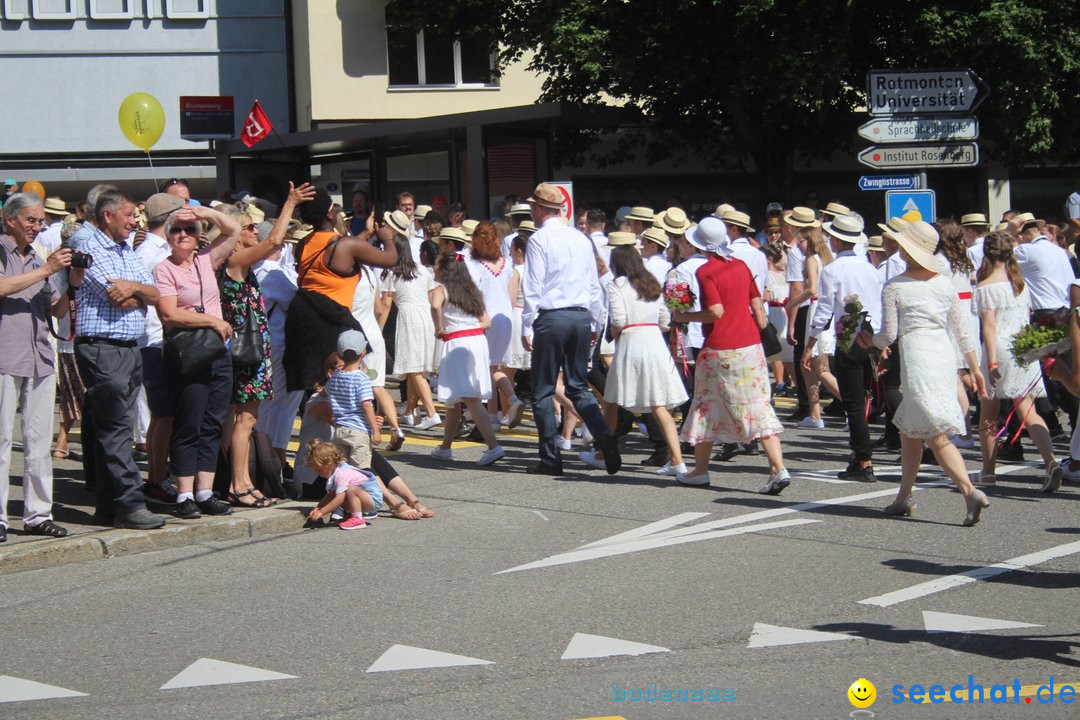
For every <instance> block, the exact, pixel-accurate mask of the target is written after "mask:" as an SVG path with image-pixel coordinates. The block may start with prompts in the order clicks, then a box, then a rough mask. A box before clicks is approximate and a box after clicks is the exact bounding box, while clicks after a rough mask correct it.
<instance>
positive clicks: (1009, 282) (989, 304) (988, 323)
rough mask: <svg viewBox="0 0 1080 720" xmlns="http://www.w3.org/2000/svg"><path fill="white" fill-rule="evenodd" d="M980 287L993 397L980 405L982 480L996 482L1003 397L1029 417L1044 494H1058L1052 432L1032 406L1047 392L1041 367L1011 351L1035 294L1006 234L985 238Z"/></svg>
mask: <svg viewBox="0 0 1080 720" xmlns="http://www.w3.org/2000/svg"><path fill="white" fill-rule="evenodd" d="M978 279H979V287H978V288H977V289H976V290H975V300H974V303H975V305H974V307H975V312H976V313H977V314H978V316H979V318H980V319H981V320H982V335H983V343H984V345H985V348H986V352H985V353H984V354H983V372H984V373H985V374H986V377H987V378H988V379H989V381H990V387H989V388H987V390H988V394H989V397H988V398H987V399H986V400H983V401H982V403H981V407H980V409H979V417H980V418H982V419H981V420H980V422H979V443H980V444H981V445H982V461H983V466H982V475H981V477H980V484H982V485H993V484H994V468H995V461H996V459H997V442H996V441H995V435H996V434H997V432H998V426H997V418H998V409H999V408H1000V405H1001V401H1002V400H1005V401H1006V402H1008V401H1010V400H1015V401H1016V402H1017V405H1016V414H1017V415H1018V416H1019V417H1020V418H1021V419H1023V418H1027V423H1026V424H1025V426H1024V427H1025V428H1027V433H1028V437H1030V438H1031V440H1032V442H1034V443H1035V447H1037V448H1038V449H1039V454H1040V455H1042V458H1043V462H1044V463H1045V466H1046V481H1045V482H1044V483H1043V486H1042V490H1043V492H1054V491H1055V490H1057V489H1058V488H1059V487H1060V486H1061V476H1062V468H1061V466H1060V465H1059V464H1058V463H1057V461H1056V460H1055V459H1054V445H1053V442H1052V441H1051V439H1050V431H1049V430H1048V429H1047V427H1046V422H1045V421H1043V419H1042V418H1041V417H1039V414H1038V413H1037V412H1035V411H1034V410H1033V408H1032V405H1033V404H1034V398H1037V397H1042V396H1043V395H1045V394H1046V390H1045V389H1044V386H1043V383H1042V371H1041V370H1040V369H1039V364H1038V363H1037V362H1033V363H1028V364H1027V365H1021V364H1020V363H1018V362H1017V361H1016V358H1014V357H1013V356H1012V353H1011V352H1010V351H1009V346H1010V344H1011V343H1012V337H1013V335H1015V334H1016V333H1018V332H1020V329H1021V328H1023V327H1024V326H1025V325H1027V324H1028V318H1029V316H1030V314H1031V295H1030V294H1029V293H1028V289H1027V286H1026V285H1025V284H1024V277H1023V275H1022V274H1021V273H1020V265H1019V264H1017V262H1016V258H1014V257H1013V251H1012V242H1011V239H1010V238H1009V236H1008V235H1007V234H1005V233H1000V232H995V233H990V234H989V235H987V236H986V240H985V241H984V242H983V262H982V266H981V267H980V268H979V274H978Z"/></svg>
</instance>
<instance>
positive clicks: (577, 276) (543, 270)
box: [521, 217, 604, 338]
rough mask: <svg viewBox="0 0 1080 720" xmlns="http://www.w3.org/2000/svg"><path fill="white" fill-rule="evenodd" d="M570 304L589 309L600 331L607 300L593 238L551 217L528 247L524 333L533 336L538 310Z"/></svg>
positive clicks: (596, 328)
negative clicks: (602, 291) (601, 290)
mask: <svg viewBox="0 0 1080 720" xmlns="http://www.w3.org/2000/svg"><path fill="white" fill-rule="evenodd" d="M570 307H582V308H587V309H588V311H589V317H590V320H591V321H592V330H593V332H598V331H599V330H600V323H601V320H602V318H603V315H604V300H603V294H602V293H601V292H600V278H599V276H598V275H597V272H596V256H595V254H594V253H593V244H592V241H591V240H590V239H589V238H588V237H586V236H585V234H584V233H582V232H581V231H580V230H578V229H577V228H572V227H570V226H568V225H565V224H563V221H562V220H560V219H559V218H557V217H552V218H548V219H547V220H545V221H544V224H543V225H542V226H541V227H540V229H539V230H537V231H536V232H535V233H534V234H533V236H532V237H531V238H529V245H528V247H527V248H526V250H525V309H524V310H523V311H522V313H521V332H522V335H524V336H525V337H528V338H531V337H532V334H533V332H532V326H533V321H535V320H536V316H537V313H538V312H539V311H541V310H558V309H560V308H570Z"/></svg>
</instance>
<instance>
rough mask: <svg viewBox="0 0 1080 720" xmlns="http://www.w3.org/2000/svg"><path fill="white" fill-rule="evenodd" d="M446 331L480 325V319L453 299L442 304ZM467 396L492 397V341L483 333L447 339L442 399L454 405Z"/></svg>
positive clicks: (441, 369) (441, 368) (442, 363)
mask: <svg viewBox="0 0 1080 720" xmlns="http://www.w3.org/2000/svg"><path fill="white" fill-rule="evenodd" d="M442 316H443V331H444V332H445V333H446V334H447V335H449V334H451V333H454V332H457V331H459V330H472V329H475V328H478V327H480V319H479V318H476V317H473V316H472V315H469V314H467V313H465V311H463V310H462V309H461V308H459V307H457V306H456V305H451V304H450V303H449V302H447V303H444V304H443V307H442ZM464 398H479V399H481V400H488V399H489V398H491V368H490V363H489V362H488V343H487V340H486V339H485V338H484V336H483V335H467V336H465V337H458V338H453V339H451V340H446V341H444V342H443V344H442V358H441V359H440V360H439V402H441V403H444V404H446V405H451V404H453V403H456V402H458V401H459V400H462V399H464Z"/></svg>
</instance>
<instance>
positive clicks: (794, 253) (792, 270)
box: [784, 245, 810, 307]
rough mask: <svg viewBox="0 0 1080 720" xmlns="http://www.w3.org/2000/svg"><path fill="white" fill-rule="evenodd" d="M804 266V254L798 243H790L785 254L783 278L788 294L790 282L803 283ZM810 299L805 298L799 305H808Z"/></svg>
mask: <svg viewBox="0 0 1080 720" xmlns="http://www.w3.org/2000/svg"><path fill="white" fill-rule="evenodd" d="M805 268H806V256H805V255H803V252H802V250H800V249H799V246H798V245H792V246H791V249H789V250H788V254H787V274H786V275H785V276H784V279H785V280H787V284H788V294H789V296H790V294H791V283H805V282H806V279H805V277H804V275H803V273H804V272H805ZM809 306H810V301H809V300H805V301H803V304H802V305H800V306H799V307H809Z"/></svg>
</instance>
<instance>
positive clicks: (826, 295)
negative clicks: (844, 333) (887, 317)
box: [810, 250, 951, 351]
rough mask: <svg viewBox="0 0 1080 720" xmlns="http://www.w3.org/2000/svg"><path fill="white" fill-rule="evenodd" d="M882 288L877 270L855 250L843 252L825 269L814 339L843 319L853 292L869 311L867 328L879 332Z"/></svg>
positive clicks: (812, 324) (812, 332)
mask: <svg viewBox="0 0 1080 720" xmlns="http://www.w3.org/2000/svg"><path fill="white" fill-rule="evenodd" d="M881 288H882V285H881V277H880V276H879V275H878V270H877V268H875V267H874V266H873V265H871V264H870V263H868V262H866V260H863V259H862V258H860V257H859V256H858V255H856V254H855V253H854V252H853V251H852V250H845V251H844V252H842V253H839V254H838V255H837V256H836V259H835V260H833V261H832V262H831V263H829V264H828V265H826V266H825V268H824V269H823V270H822V271H821V277H820V278H819V279H818V306H817V309H816V310H815V311H814V317H813V318H811V320H810V337H813V338H818V337H821V333H822V332H823V331H824V330H825V326H826V325H828V324H829V321H830V320H831V319H832V318H833V316H834V315H835V316H836V317H837V319H839V318H840V316H841V315H843V314H844V298H845V297H847V296H848V295H851V294H852V293H854V294H855V295H858V296H859V301H860V302H862V306H863V310H865V311H866V312H867V319H866V321H867V322H868V323H869V324H870V327H869V328H867V329H871V328H872V329H873V331H877V330H879V329H880V325H881ZM950 351H951V348H950Z"/></svg>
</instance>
